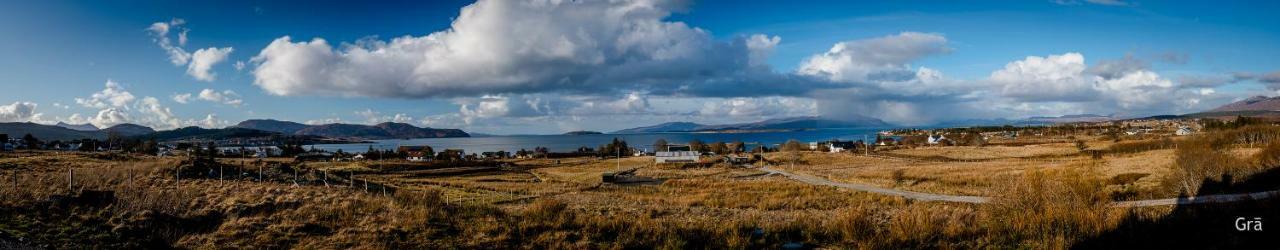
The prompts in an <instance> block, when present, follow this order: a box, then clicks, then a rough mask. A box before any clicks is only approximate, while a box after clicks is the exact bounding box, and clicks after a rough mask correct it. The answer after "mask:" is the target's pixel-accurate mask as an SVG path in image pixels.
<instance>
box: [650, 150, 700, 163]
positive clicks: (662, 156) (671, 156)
mask: <svg viewBox="0 0 1280 250" xmlns="http://www.w3.org/2000/svg"><path fill="white" fill-rule="evenodd" d="M654 156H655V157H654V158H653V162H654V163H693V162H698V157H699V156H702V154H701V153H698V152H694V151H666V152H657V153H656V154H654Z"/></svg>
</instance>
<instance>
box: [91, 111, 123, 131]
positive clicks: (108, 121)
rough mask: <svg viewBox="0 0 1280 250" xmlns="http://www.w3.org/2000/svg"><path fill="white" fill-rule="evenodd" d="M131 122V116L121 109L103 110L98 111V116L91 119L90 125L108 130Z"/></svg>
mask: <svg viewBox="0 0 1280 250" xmlns="http://www.w3.org/2000/svg"><path fill="white" fill-rule="evenodd" d="M129 121H130V119H129V114H127V113H125V111H124V110H121V109H119V108H106V109H102V110H99V111H98V115H96V116H93V117H89V123H92V124H93V125H94V126H97V127H99V128H108V127H111V126H115V125H119V124H123V123H128V122H129Z"/></svg>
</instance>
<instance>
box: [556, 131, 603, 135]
mask: <svg viewBox="0 0 1280 250" xmlns="http://www.w3.org/2000/svg"><path fill="white" fill-rule="evenodd" d="M600 134H604V133H600V132H596V131H586V130H578V131H569V132H567V133H564V135H600Z"/></svg>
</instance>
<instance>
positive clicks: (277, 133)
mask: <svg viewBox="0 0 1280 250" xmlns="http://www.w3.org/2000/svg"><path fill="white" fill-rule="evenodd" d="M0 134H8V135H13V136H22V135H26V134H31V135H32V136H35V137H36V138H40V139H43V140H60V141H71V140H80V139H94V140H105V139H109V138H111V137H113V136H118V137H123V138H131V139H140V140H151V139H154V140H157V141H161V142H165V141H189V140H206V141H220V140H223V141H228V142H237V141H250V140H251V139H252V140H258V141H273V142H282V141H290V142H293V143H303V144H332V143H360V142H367V141H368V140H380V139H413V138H447V137H470V136H471V135H470V134H467V132H464V131H462V130H459V129H436V128H419V127H416V126H413V125H409V124H405V123H394V122H384V123H380V124H376V125H360V124H340V123H334V124H323V125H307V124H301V123H296V122H289V121H278V120H247V121H243V122H240V123H239V124H236V125H235V126H230V127H226V128H201V127H183V128H176V129H172V130H163V131H157V130H154V129H152V128H150V127H147V126H142V125H137V124H129V123H125V124H118V125H115V126H111V127H107V128H103V129H98V128H97V127H95V126H93V125H89V124H82V125H75V124H66V123H59V124H56V125H45V124H38V123H31V122H7V123H0Z"/></svg>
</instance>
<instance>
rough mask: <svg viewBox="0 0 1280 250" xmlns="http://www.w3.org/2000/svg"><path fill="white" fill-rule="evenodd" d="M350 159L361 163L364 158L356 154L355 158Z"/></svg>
mask: <svg viewBox="0 0 1280 250" xmlns="http://www.w3.org/2000/svg"><path fill="white" fill-rule="evenodd" d="M351 159H352V160H357V161H363V160H364V159H365V158H364V154H357V155H356V156H352V157H351Z"/></svg>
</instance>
